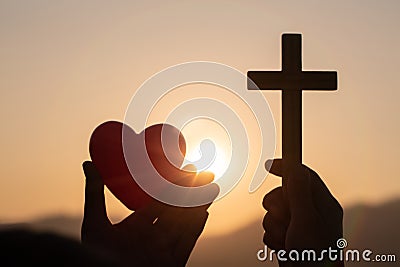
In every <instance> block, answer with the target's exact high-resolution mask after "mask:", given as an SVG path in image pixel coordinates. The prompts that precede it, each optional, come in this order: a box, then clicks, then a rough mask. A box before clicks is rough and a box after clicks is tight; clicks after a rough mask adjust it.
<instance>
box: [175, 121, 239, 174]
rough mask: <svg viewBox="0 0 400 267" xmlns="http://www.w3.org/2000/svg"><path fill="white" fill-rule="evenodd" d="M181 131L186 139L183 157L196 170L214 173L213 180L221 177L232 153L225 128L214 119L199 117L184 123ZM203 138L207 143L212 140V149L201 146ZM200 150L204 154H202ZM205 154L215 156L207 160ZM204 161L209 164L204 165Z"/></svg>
mask: <svg viewBox="0 0 400 267" xmlns="http://www.w3.org/2000/svg"><path fill="white" fill-rule="evenodd" d="M182 133H183V136H184V137H185V140H186V156H185V159H186V160H188V161H190V162H191V163H193V164H194V165H195V166H196V168H197V170H202V171H210V172H212V173H214V175H215V176H214V181H215V180H217V179H219V178H221V177H222V176H223V175H224V173H225V172H226V170H227V169H228V167H229V163H230V159H231V153H232V151H231V140H230V138H229V135H228V134H227V132H226V130H225V129H224V128H223V127H222V126H221V125H219V124H218V123H216V122H214V121H211V120H206V119H200V120H196V121H192V122H190V123H189V124H187V125H185V127H184V128H183V129H182ZM204 140H207V141H208V142H209V143H210V142H212V143H213V146H212V147H213V149H211V148H210V147H208V148H207V147H206V148H204V147H203V148H201V143H202V141H204ZM202 152H203V154H204V155H202ZM207 154H208V155H210V154H211V155H215V156H214V157H212V158H213V159H212V160H211V161H209V160H207V158H208V157H205V156H206V155H207ZM202 157H203V158H202ZM204 159H205V161H204ZM205 162H206V163H209V164H206V166H204V165H205V164H204V163H205ZM200 165H203V166H200Z"/></svg>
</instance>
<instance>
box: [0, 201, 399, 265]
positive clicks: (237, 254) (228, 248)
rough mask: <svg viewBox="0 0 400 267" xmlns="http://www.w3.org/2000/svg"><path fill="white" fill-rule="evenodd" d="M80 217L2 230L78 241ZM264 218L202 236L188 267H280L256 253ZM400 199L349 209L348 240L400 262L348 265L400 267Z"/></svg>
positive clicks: (353, 246)
mask: <svg viewBox="0 0 400 267" xmlns="http://www.w3.org/2000/svg"><path fill="white" fill-rule="evenodd" d="M81 222H82V218H81V217H80V216H76V217H72V216H70V217H69V216H50V217H46V218H42V219H38V220H34V221H31V222H27V223H19V224H2V225H0V230H1V229H10V228H24V229H31V230H34V231H40V232H42V231H46V232H54V233H57V234H60V235H62V236H67V237H71V238H74V239H79V238H80V226H81ZM261 222H262V218H260V220H257V221H254V222H252V223H250V224H248V225H247V226H245V227H243V228H241V229H239V230H237V231H235V232H232V233H230V234H226V235H221V236H210V237H201V238H200V239H199V241H198V242H197V244H196V247H195V249H194V251H193V253H192V255H191V258H190V260H189V262H188V266H191V267H200V266H230V267H243V266H246V267H253V266H254V267H257V266H277V263H276V260H274V262H260V261H258V260H257V256H256V253H257V251H258V250H260V249H262V248H263V247H264V245H263V243H262V236H263V233H264V230H263V228H262V225H261ZM399 225H400V199H396V200H392V201H388V202H385V203H383V204H380V205H373V206H372V205H364V204H359V205H354V206H351V207H348V208H345V215H344V237H345V239H346V240H347V242H348V246H347V248H348V249H359V250H363V249H370V250H371V251H373V253H374V254H394V255H396V261H397V262H396V263H388V262H386V263H378V262H373V263H371V262H362V261H360V262H347V263H346V266H354V267H363V266H374V267H375V266H378V267H379V266H398V264H399V261H400V247H399V243H400V231H399V230H398V228H397V227H398V226H399Z"/></svg>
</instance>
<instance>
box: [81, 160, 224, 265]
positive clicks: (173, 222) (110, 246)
mask: <svg viewBox="0 0 400 267" xmlns="http://www.w3.org/2000/svg"><path fill="white" fill-rule="evenodd" d="M83 170H84V173H85V176H86V188H85V208H84V217H83V222H82V232H81V235H82V243H83V244H84V245H87V246H88V247H91V248H95V249H96V250H100V251H102V253H104V254H108V255H109V257H111V258H114V259H118V261H119V263H120V264H121V265H123V266H128V265H129V266H174V267H175V266H185V265H186V262H187V260H188V258H189V255H190V253H191V251H192V249H193V247H194V245H195V243H196V241H197V239H198V237H199V236H200V234H201V232H202V231H203V228H204V226H205V223H206V221H207V217H208V212H207V208H208V207H209V206H210V205H211V203H210V204H208V205H205V206H200V207H194V208H180V207H173V206H169V205H166V204H164V203H161V202H159V201H155V200H154V201H153V202H152V203H151V204H150V205H148V206H146V207H144V208H142V209H139V210H137V211H135V212H133V213H132V214H131V215H129V216H128V217H126V218H125V219H124V220H123V221H121V222H120V223H118V224H114V225H112V224H111V222H110V221H109V219H108V217H107V212H106V206H105V199H104V184H103V181H102V179H101V177H100V175H99V173H98V172H97V170H96V167H95V166H94V164H93V163H92V162H90V161H86V162H84V163H83ZM199 175H212V174H210V173H200V174H199ZM208 180H209V179H208ZM211 180H212V179H211ZM212 189H213V190H214V189H215V190H214V191H213V192H210V194H212V195H213V196H214V198H215V197H216V196H217V195H218V193H219V188H218V186H217V185H215V187H212Z"/></svg>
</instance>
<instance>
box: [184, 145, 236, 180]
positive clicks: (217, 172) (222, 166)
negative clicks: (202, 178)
mask: <svg viewBox="0 0 400 267" xmlns="http://www.w3.org/2000/svg"><path fill="white" fill-rule="evenodd" d="M201 157H202V153H201V149H200V146H198V147H197V148H195V149H193V150H191V151H189V153H188V154H187V155H186V159H187V160H188V161H191V162H193V164H194V165H195V166H196V168H197V170H198V171H209V172H212V173H213V174H214V181H216V180H218V179H219V178H221V177H222V176H223V175H224V173H225V172H226V170H227V169H228V167H229V156H228V155H227V153H226V152H225V151H224V150H223V149H222V148H221V147H218V146H217V145H216V146H215V156H214V157H213V160H212V161H211V162H210V163H209V164H207V167H204V164H202V166H201V165H200V164H199V163H198V162H200V159H201ZM196 163H197V164H196Z"/></svg>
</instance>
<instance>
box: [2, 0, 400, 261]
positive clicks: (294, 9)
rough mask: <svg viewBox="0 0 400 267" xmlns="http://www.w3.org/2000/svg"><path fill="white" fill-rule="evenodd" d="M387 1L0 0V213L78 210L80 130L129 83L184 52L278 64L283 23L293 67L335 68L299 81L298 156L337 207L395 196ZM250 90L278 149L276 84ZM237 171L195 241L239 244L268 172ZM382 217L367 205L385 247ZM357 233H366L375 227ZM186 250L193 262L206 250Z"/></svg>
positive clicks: (108, 111)
mask: <svg viewBox="0 0 400 267" xmlns="http://www.w3.org/2000/svg"><path fill="white" fill-rule="evenodd" d="M399 11H400V3H399V2H398V1H395V0H393V1H389V0H388V1H365V0H364V1H329V2H328V1H207V0H205V1H142V2H139V1H113V2H109V1H50V0H48V1H0V62H1V63H0V119H1V122H2V124H3V125H2V127H1V138H0V147H1V153H0V162H1V168H0V223H16V222H28V221H37V220H41V219H40V218H47V217H49V216H50V217H52V216H53V215H57V216H58V215H63V216H67V217H68V218H80V216H81V213H82V210H83V186H84V177H83V174H82V171H81V167H80V165H81V163H82V161H84V160H86V159H88V158H89V155H88V140H89V137H90V134H91V132H92V130H93V129H94V128H95V127H96V126H97V125H98V124H100V123H101V122H103V121H106V120H110V119H114V120H122V119H123V117H124V112H125V109H126V107H127V105H128V103H129V100H130V98H131V97H132V95H133V94H134V92H135V90H136V89H137V88H138V87H139V86H140V84H141V83H143V82H144V81H145V80H146V79H147V78H149V77H150V76H151V75H153V74H155V73H156V72H158V71H160V70H162V69H164V68H166V67H169V66H171V65H174V64H178V63H182V62H187V61H193V60H207V61H216V62H220V63H224V64H227V65H230V66H232V67H234V68H237V69H238V70H240V71H242V72H244V73H245V72H246V71H247V70H249V69H279V68H280V38H281V34H282V33H283V32H301V33H302V34H303V68H304V69H317V70H318V69H325V70H337V71H338V73H339V90H338V91H336V92H306V93H304V97H303V99H304V101H303V103H304V111H303V117H304V122H303V133H304V135H303V136H304V137H303V145H304V152H303V155H304V162H305V163H306V164H308V165H309V166H310V167H312V168H314V169H315V170H317V171H318V172H319V173H320V175H321V176H322V177H323V178H324V180H325V182H326V183H327V185H328V186H329V187H330V189H331V191H332V192H333V193H334V195H335V196H336V197H337V198H338V199H339V200H340V202H341V203H342V204H343V206H345V207H355V206H357V205H358V204H359V203H362V204H363V205H369V206H371V207H374V206H376V207H385V206H386V205H387V203H393V201H394V203H397V202H396V201H395V199H397V198H399V197H400V183H399V181H398V179H399V178H400V177H399V175H398V156H397V155H398V153H397V149H398V148H399V144H400V141H399V140H400V139H399V136H400V123H399V122H400V121H399V114H400V107H399V104H398V100H399V99H400V90H399V85H400V80H399V79H398V76H399V75H398V74H397V72H398V67H399V62H400V52H399V47H400V36H399V34H397V31H398V29H399V27H400V19H399V18H398V14H399ZM183 89H184V88H182V90H183ZM205 92H206V93H205ZM192 93H193V94H194V95H195V94H196V93H199V92H197V91H195V92H192ZM209 93H213V91H212V90H209V91H207V90H205V91H202V93H199V94H205V95H207V94H209ZM220 94H221V92H219V91H218V89H216V91H215V93H214V95H212V96H213V97H218V96H220ZM264 94H265V96H266V97H267V99H268V100H269V104H270V106H271V109H272V112H273V114H274V117H275V119H276V126H277V136H278V140H277V151H276V155H277V157H279V156H280V153H281V151H280V139H279V136H280V94H279V93H278V92H266V93H264ZM250 179H251V177H249V176H246V177H244V179H243V180H242V181H241V183H240V184H239V186H238V187H237V188H235V190H234V191H233V192H232V193H231V194H229V195H228V196H227V197H226V198H223V199H222V200H220V201H218V202H217V203H215V204H214V205H213V207H212V208H211V209H210V213H211V216H210V219H209V222H208V225H207V228H206V230H205V233H204V238H203V239H202V241H201V242H200V243H199V245H198V247H199V249H201V246H202V244H212V243H217V242H208V243H205V240H207V239H211V240H214V239H213V238H220V240H223V239H221V238H222V237H225V240H226V237H227V236H229V238H230V239H229V240H230V241H229V242H226V243H232V242H240V241H239V239H238V240H237V241H235V236H236V233H238V231H239V232H240V231H246V229H254V227H261V226H260V223H261V220H262V216H263V214H264V211H263V209H262V207H261V204H260V203H261V199H262V196H263V195H264V194H265V193H266V192H268V191H269V190H270V189H271V188H273V187H275V186H276V185H278V184H279V179H278V178H276V177H272V176H269V179H267V181H266V182H265V183H264V184H263V186H262V187H261V188H260V189H259V190H258V191H257V192H256V193H254V194H251V195H250V194H248V192H247V188H248V185H249V182H250ZM107 204H108V209H109V213H110V215H111V217H112V218H113V220H114V221H117V220H119V219H120V218H122V217H123V216H125V215H126V214H127V210H126V209H125V208H124V207H123V206H122V205H121V204H120V203H119V202H118V201H116V200H115V199H114V198H113V196H111V195H110V194H109V193H107ZM357 207H359V210H358V211H360V210H361V211H363V212H361V214H364V210H365V212H367V210H368V209H367V208H366V207H367V206H365V207H364V206H357ZM394 207H395V208H393V209H392V210H390V211H391V212H393V210H394V211H395V212H396V213H398V211H400V208H399V205H397V206H396V205H394ZM352 210H353V209H352ZM357 214H358V213H357ZM371 214H374V215H371V216H372V217H375V213H371ZM389 215H393V214H380V215H379V216H380V217H379V218H380V219H379V220H378V222H377V223H376V229H379V228H380V229H382V231H383V229H384V230H385V232H387V233H388V234H387V236H388V237H390V236H392V238H395V241H397V242H396V243H390V244H397V245H394V246H392V248H393V250H394V249H395V248H396V247H398V241H399V237H398V235H397V236H396V235H395V234H396V233H398V229H396V228H395V227H394V226H395V224H390V226H391V227H392V228H391V227H389V226H387V225H386V224H385V222H386V220H391V218H392V217H391V216H389ZM349 220H351V219H349ZM75 221H76V220H75ZM370 223H371V220H370V219H368V218H367V216H358V217H357V216H356V218H355V219H354V220H352V221H351V223H349V224H348V225H349V227H348V228H349V229H348V230H346V231H347V232H346V233H347V236H352V235H355V234H356V233H357V234H358V235H365V234H367V233H368V231H367V230H366V229H368V227H367V226H368V225H370ZM49 225H50V226H51V225H53V226H54V225H59V223H58V222H57V221H54V222H52V223H50V224H49ZM397 225H398V224H397ZM252 226H254V227H252ZM350 226H351V227H350ZM249 227H250V228H249ZM57 229H60V227H57ZM252 231H253V234H254V238H252V239H251V240H250V239H248V242H253V243H252V244H253V246H250V245H245V244H243V245H240V243H239V244H238V246H239V248H243V250H238V252H236V253H229V255H235V256H236V258H243V257H249V253H250V252H248V251H246V250H245V249H244V248H245V247H246V248H252V247H259V246H261V234H262V232H261V228H260V229H259V230H252ZM246 236H251V235H248V234H246ZM256 237H257V238H258V239H257V240H255V239H256ZM382 238H384V237H382ZM354 240H356V239H354ZM371 240H372V243H371V246H372V245H373V244H377V242H378V241H377V240H378V236H377V237H376V238H375V239H371ZM384 240H385V239H384ZM386 241H387V242H386V243H385V244H389V240H386ZM355 242H356V241H355ZM218 244H219V243H218ZM350 244H351V243H350ZM260 248H261V247H260ZM389 248H390V247H389ZM218 249H219V250H218ZM215 250H216V251H220V252H221V253H222V251H224V248H223V246H222V245H219V246H217V247H215ZM225 252H227V251H225ZM255 252H256V251H254V253H255ZM384 252H387V253H389V252H391V251H384ZM198 253H200V250H199V251H197V250H196V251H195V254H194V255H193V260H194V259H195V258H196V257H200V258H201V257H205V256H204V255H206V254H198ZM199 255H200V256H199ZM207 255H211V254H209V253H208V254H207ZM254 255H255V254H254ZM398 256H400V255H398ZM250 257H252V258H255V256H250ZM230 262H237V260H235V259H231V261H230ZM214 263H217V262H214Z"/></svg>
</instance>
